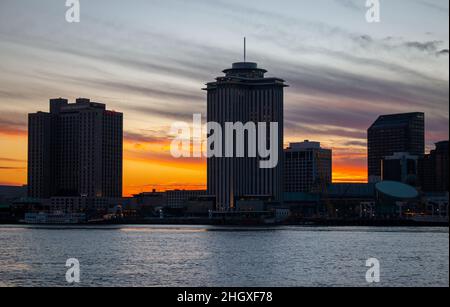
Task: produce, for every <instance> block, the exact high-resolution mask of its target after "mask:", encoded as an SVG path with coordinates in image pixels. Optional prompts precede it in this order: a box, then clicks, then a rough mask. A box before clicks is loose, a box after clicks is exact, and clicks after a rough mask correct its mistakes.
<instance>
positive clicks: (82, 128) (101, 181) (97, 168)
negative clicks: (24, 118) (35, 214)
mask: <svg viewBox="0 0 450 307" xmlns="http://www.w3.org/2000/svg"><path fill="white" fill-rule="evenodd" d="M28 126H29V128H28V185H29V189H28V196H29V197H32V198H50V197H55V196H65V197H79V196H85V197H121V196H122V146H123V144H122V135H123V115H122V113H117V112H114V111H108V110H106V106H105V105H104V104H101V103H94V102H91V101H90V100H89V99H82V98H80V99H77V100H76V103H73V104H69V103H68V101H67V100H66V99H62V98H59V99H51V100H50V112H49V113H46V112H38V113H34V114H29V124H28Z"/></svg>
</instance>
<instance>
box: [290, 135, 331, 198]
mask: <svg viewBox="0 0 450 307" xmlns="http://www.w3.org/2000/svg"><path fill="white" fill-rule="evenodd" d="M331 182H332V150H331V149H324V148H322V147H321V146H320V143H318V142H310V141H304V142H302V143H291V144H290V145H289V147H288V148H287V149H286V150H285V155H284V192H286V193H296V192H305V193H309V192H313V190H316V191H317V190H319V191H320V190H322V189H323V187H325V186H326V185H329V184H331Z"/></svg>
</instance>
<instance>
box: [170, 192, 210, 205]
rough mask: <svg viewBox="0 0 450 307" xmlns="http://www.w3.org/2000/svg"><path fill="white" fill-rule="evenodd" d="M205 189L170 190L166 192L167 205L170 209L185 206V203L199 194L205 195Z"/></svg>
mask: <svg viewBox="0 0 450 307" xmlns="http://www.w3.org/2000/svg"><path fill="white" fill-rule="evenodd" d="M206 195H207V191H205V190H172V191H167V192H166V197H167V207H169V208H172V209H178V208H183V207H187V203H188V201H190V200H193V199H197V198H198V197H201V196H206Z"/></svg>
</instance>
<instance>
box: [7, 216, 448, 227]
mask: <svg viewBox="0 0 450 307" xmlns="http://www.w3.org/2000/svg"><path fill="white" fill-rule="evenodd" d="M0 225H32V224H27V223H23V222H14V221H4V222H2V221H0ZM39 225H46V224H39ZM47 225H55V224H51V223H49V224H47ZM58 225H63V224H58ZM68 225H73V226H76V225H124V226H126V225H185V226H189V225H192V226H199V225H205V226H246V227H252V226H254V227H260V226H268V227H270V226H317V227H320V226H330V227H331V226H339V227H449V222H448V221H447V222H430V221H414V220H332V219H305V220H299V221H289V222H280V223H265V222H260V221H251V220H248V221H232V220H211V219H206V218H205V219H203V218H192V219H185V218H183V219H178V218H174V219H156V218H155V219H143V220H116V221H95V222H88V223H78V224H68Z"/></svg>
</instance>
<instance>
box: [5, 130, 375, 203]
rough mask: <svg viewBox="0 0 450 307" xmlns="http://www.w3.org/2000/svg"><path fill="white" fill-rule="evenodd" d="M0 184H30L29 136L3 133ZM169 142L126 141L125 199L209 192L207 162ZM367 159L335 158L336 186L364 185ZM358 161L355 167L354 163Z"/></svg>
mask: <svg viewBox="0 0 450 307" xmlns="http://www.w3.org/2000/svg"><path fill="white" fill-rule="evenodd" d="M0 146H1V147H2V156H1V157H0V184H1V185H24V184H26V183H27V162H26V161H27V136H26V133H25V132H24V131H1V132H0ZM169 146H170V140H167V141H165V142H153V143H150V142H148V143H145V142H139V143H138V142H136V141H133V140H127V139H125V140H124V191H123V193H124V196H131V195H133V194H137V193H141V192H145V191H151V190H153V189H156V190H158V191H165V190H172V189H186V190H191V189H193V190H195V189H206V160H204V159H175V158H173V157H172V156H171V155H170V149H169ZM364 158H365V157H364V156H362V155H361V154H358V153H355V154H353V155H351V154H344V155H339V154H337V153H335V154H334V164H333V180H334V181H335V182H365V181H366V178H367V175H366V168H365V167H364V164H362V165H361V162H359V161H362V163H364ZM354 159H356V164H355V160H354Z"/></svg>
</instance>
